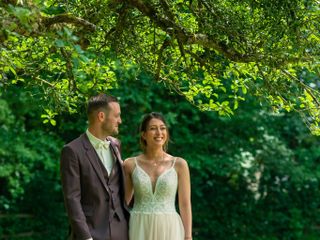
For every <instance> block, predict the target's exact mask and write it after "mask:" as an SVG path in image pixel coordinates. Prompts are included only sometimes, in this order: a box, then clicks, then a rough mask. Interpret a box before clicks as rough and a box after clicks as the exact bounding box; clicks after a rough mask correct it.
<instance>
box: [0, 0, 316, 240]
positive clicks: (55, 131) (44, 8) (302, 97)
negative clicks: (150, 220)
mask: <svg viewBox="0 0 320 240" xmlns="http://www.w3.org/2000/svg"><path fill="white" fill-rule="evenodd" d="M319 9H320V7H319V1H317V0H294V1H293V0H283V1H270V0H261V1H255V0H246V1H238V0H233V1H225V0H219V1H213V0H192V1H191V0H190V1H188V0H186V1H184V0H177V1H171V0H164V1H162V0H161V1H158V0H148V1H145V0H126V1H122V0H106V1H100V0H85V1H60V0H55V1H52V0H46V1H38V0H34V1H32V0H6V1H1V2H0V88H1V89H0V141H1V144H0V238H1V239H10V240H11V239H26V240H31V239H32V240H37V239H48V240H59V239H61V240H62V239H66V236H67V232H68V223H67V218H66V215H65V210H64V207H63V201H62V193H61V186H60V178H59V155H60V150H61V148H62V146H63V144H65V143H67V142H69V141H71V140H72V139H74V138H76V137H77V136H79V134H81V133H82V132H83V131H85V129H86V116H85V114H84V113H85V100H86V98H87V97H88V96H89V95H91V94H93V93H95V92H97V91H101V92H108V93H111V94H113V95H116V96H118V97H119V98H120V102H121V105H122V112H123V125H122V126H121V132H120V135H119V138H120V139H121V141H122V151H123V158H126V157H129V156H132V155H134V154H136V153H137V152H139V151H140V150H139V148H138V136H137V134H138V133H137V126H138V122H139V120H140V118H141V116H142V115H143V114H144V113H146V112H150V111H160V112H163V113H164V114H165V116H166V118H167V119H168V122H169V124H170V130H171V137H172V141H171V143H170V148H169V151H170V153H171V154H173V155H178V156H181V157H183V158H185V159H187V160H188V162H189V165H190V170H191V176H192V202H193V216H194V221H193V222H194V239H196V240H202V239H204V240H206V239H210V240H211V239H219V240H220V239H221V240H233V239H237V240H239V239H240V240H250V239H254V240H275V239H281V240H282V239H283V240H289V239H290V240H291V239H298V240H299V239H303V240H315V239H319V237H320V214H319V207H320V196H319V195H320V191H319V180H320V178H319V174H320V169H319V161H320V148H319V137H316V136H312V135H310V131H309V130H312V131H313V133H315V134H318V135H319V134H320V130H319V129H320V128H319V122H320V117H319V116H320V107H319V106H320V104H319V100H318V99H319V96H320V95H319V86H320V84H319V69H320V68H319V56H320V54H319V49H320V44H319V41H320V40H319V39H320V38H319V32H320V20H319V19H320V18H319V17H320V15H319V14H320V11H319ZM186 100H187V101H186ZM196 106H198V107H199V108H200V109H201V110H207V112H201V111H199V109H198V108H196ZM292 110H295V111H296V112H299V113H300V116H302V118H300V116H298V114H297V113H289V112H290V111H292ZM233 114H234V115H233ZM303 121H304V122H303ZM308 127H309V128H310V129H308Z"/></svg>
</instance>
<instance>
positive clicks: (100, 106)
mask: <svg viewBox="0 0 320 240" xmlns="http://www.w3.org/2000/svg"><path fill="white" fill-rule="evenodd" d="M111 102H119V101H118V99H117V98H116V97H114V96H111V95H107V94H105V93H100V94H98V95H95V96H92V97H90V98H89V101H88V105H87V116H88V119H90V118H91V116H92V115H93V114H94V113H96V112H100V111H103V112H106V113H107V112H108V111H109V103H111Z"/></svg>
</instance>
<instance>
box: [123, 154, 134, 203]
mask: <svg viewBox="0 0 320 240" xmlns="http://www.w3.org/2000/svg"><path fill="white" fill-rule="evenodd" d="M133 168H134V161H133V158H128V159H126V160H125V161H124V163H123V169H124V174H125V192H124V199H125V201H126V204H127V205H129V204H130V201H131V199H132V196H133V184H132V178H131V174H132V171H133Z"/></svg>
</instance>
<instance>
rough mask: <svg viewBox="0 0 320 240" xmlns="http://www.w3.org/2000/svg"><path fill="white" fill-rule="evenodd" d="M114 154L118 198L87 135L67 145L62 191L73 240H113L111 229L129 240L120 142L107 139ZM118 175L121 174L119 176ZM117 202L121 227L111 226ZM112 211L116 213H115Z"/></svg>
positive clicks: (62, 156) (122, 238) (64, 152)
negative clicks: (116, 169)
mask: <svg viewBox="0 0 320 240" xmlns="http://www.w3.org/2000/svg"><path fill="white" fill-rule="evenodd" d="M108 139H109V140H110V142H111V144H110V147H111V150H112V153H113V156H114V158H115V160H116V161H115V164H118V165H117V166H119V169H120V171H119V173H120V175H121V176H120V177H119V181H117V183H115V184H117V185H118V186H114V187H119V185H120V188H119V189H120V191H119V194H117V195H114V194H113V190H112V189H113V186H110V185H108V181H106V177H105V176H106V174H105V173H106V170H105V169H103V167H102V164H101V160H100V159H99V157H98V155H97V153H96V151H95V149H94V148H93V146H92V145H91V143H90V141H89V139H88V137H87V135H86V134H85V133H84V134H82V135H81V136H80V137H79V138H77V139H75V140H73V141H72V142H70V143H68V144H67V145H65V146H64V147H63V149H62V152H61V159H60V173H61V181H62V190H63V195H64V200H65V206H66V209H67V213H68V217H69V221H70V225H71V233H70V234H71V239H74V240H85V239H89V238H91V237H92V238H93V239H94V240H109V239H111V234H110V226H111V227H113V228H125V229H113V231H118V232H119V233H120V234H125V235H123V236H121V237H117V238H119V239H120V240H126V239H127V220H128V216H129V214H128V212H127V211H126V209H125V207H124V199H123V196H124V177H123V176H124V174H123V170H122V160H121V156H120V152H119V142H118V141H117V139H115V138H112V137H108ZM119 173H118V174H119ZM114 202H117V203H118V204H117V205H118V206H121V207H120V208H122V209H120V211H119V210H118V212H120V214H118V215H119V216H120V217H119V216H117V217H118V218H117V221H119V224H118V225H111V224H110V222H111V221H114V219H110V216H112V214H113V212H114V210H113V209H112V206H114ZM112 211H113V212H112Z"/></svg>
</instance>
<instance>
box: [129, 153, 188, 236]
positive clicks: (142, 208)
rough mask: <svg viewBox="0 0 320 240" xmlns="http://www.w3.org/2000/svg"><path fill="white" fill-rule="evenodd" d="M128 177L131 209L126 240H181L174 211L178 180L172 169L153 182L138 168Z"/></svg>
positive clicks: (179, 223) (179, 226)
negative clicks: (131, 191) (132, 190)
mask: <svg viewBox="0 0 320 240" xmlns="http://www.w3.org/2000/svg"><path fill="white" fill-rule="evenodd" d="M135 164H136V167H135V169H134V170H133V173H132V182H133V188H134V206H133V209H132V210H131V212H130V222H129V240H183V239H184V228H183V224H182V221H181V218H180V215H179V214H178V213H177V211H176V208H175V199H176V194H177V187H178V176H177V172H176V170H175V168H174V165H175V160H174V161H173V163H172V166H171V167H170V168H168V169H167V170H165V171H164V172H163V173H162V174H161V175H160V176H159V177H158V178H157V180H156V182H155V186H154V191H153V186H152V182H151V179H150V177H149V175H148V174H147V173H146V172H145V171H144V170H143V168H142V167H140V166H139V165H138V162H137V159H135Z"/></svg>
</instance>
